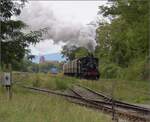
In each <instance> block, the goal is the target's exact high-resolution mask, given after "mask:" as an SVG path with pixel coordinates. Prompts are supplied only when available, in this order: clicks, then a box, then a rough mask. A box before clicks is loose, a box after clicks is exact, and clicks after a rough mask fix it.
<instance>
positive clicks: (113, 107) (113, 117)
mask: <svg viewBox="0 0 150 122" xmlns="http://www.w3.org/2000/svg"><path fill="white" fill-rule="evenodd" d="M115 86H116V82H115V81H113V82H112V91H111V92H112V93H111V96H112V120H113V121H115V122H118V118H117V117H116V111H115V101H114V92H115V88H116V87H115Z"/></svg>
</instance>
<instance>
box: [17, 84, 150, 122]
mask: <svg viewBox="0 0 150 122" xmlns="http://www.w3.org/2000/svg"><path fill="white" fill-rule="evenodd" d="M19 86H21V87H23V88H25V89H30V90H34V91H37V92H43V93H50V94H54V95H59V96H63V97H65V98H68V100H69V101H71V102H72V103H75V104H79V105H82V106H85V107H89V108H92V109H96V110H100V111H102V112H105V113H109V114H112V113H113V112H114V111H113V109H112V100H110V98H109V97H107V96H105V95H103V94H101V93H100V94H99V93H98V92H95V91H93V90H91V89H89V88H87V87H85V88H84V87H82V86H78V87H80V88H82V89H84V90H87V91H89V92H91V93H92V94H94V95H97V96H99V97H104V100H97V99H91V98H88V97H87V96H84V95H83V94H81V93H80V92H79V91H78V90H77V89H73V88H70V89H69V92H67V93H64V92H60V91H53V90H47V89H41V88H36V87H30V86H23V85H19ZM115 102H116V103H115V105H116V107H117V109H115V115H117V116H118V117H119V118H122V119H126V120H129V121H132V122H150V118H149V116H148V115H150V113H149V112H150V110H149V109H147V108H143V107H139V106H135V105H131V104H128V103H124V102H121V101H115ZM137 111H138V112H137Z"/></svg>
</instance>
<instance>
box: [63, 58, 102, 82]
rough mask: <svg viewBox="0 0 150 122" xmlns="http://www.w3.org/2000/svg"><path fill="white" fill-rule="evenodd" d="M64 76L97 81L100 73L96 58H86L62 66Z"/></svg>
mask: <svg viewBox="0 0 150 122" xmlns="http://www.w3.org/2000/svg"><path fill="white" fill-rule="evenodd" d="M63 72H64V74H65V75H69V76H76V77H80V78H86V79H98V78H99V77H100V73H99V70H98V58H95V57H93V56H86V57H82V58H79V59H75V60H73V61H69V62H68V63H65V64H64V65H63Z"/></svg>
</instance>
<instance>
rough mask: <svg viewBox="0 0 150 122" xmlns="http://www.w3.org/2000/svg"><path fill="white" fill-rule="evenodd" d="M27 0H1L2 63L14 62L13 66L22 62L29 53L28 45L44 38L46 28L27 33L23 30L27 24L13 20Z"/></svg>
mask: <svg viewBox="0 0 150 122" xmlns="http://www.w3.org/2000/svg"><path fill="white" fill-rule="evenodd" d="M25 2H26V1H25V0H20V1H16V2H15V1H13V0H2V1H1V3H0V4H1V5H0V6H1V12H0V14H1V19H0V23H1V43H0V44H1V45H0V46H1V52H0V53H1V63H2V64H4V63H5V64H8V63H10V64H12V66H13V68H15V66H16V65H17V64H18V63H19V62H21V60H22V59H23V58H24V56H25V54H26V53H29V50H28V49H27V47H29V45H30V44H36V43H37V42H39V41H40V40H41V39H42V38H41V37H42V33H43V32H44V30H39V31H31V32H29V33H25V32H23V31H22V29H23V28H24V27H26V24H25V23H23V22H22V21H20V20H13V19H12V17H13V16H18V15H20V13H21V9H22V7H23V6H24V5H25Z"/></svg>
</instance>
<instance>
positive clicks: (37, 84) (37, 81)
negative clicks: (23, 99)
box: [32, 74, 41, 87]
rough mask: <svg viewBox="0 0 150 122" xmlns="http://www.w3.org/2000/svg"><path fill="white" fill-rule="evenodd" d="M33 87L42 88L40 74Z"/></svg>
mask: <svg viewBox="0 0 150 122" xmlns="http://www.w3.org/2000/svg"><path fill="white" fill-rule="evenodd" d="M32 85H33V86H34V87H40V86H41V84H40V76H39V74H37V75H36V79H35V81H33V83H32Z"/></svg>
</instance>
